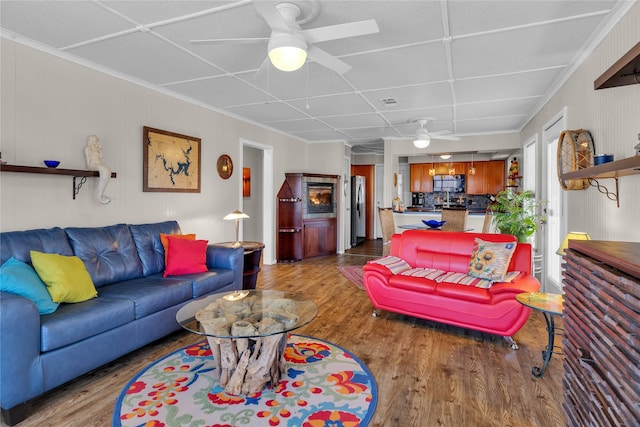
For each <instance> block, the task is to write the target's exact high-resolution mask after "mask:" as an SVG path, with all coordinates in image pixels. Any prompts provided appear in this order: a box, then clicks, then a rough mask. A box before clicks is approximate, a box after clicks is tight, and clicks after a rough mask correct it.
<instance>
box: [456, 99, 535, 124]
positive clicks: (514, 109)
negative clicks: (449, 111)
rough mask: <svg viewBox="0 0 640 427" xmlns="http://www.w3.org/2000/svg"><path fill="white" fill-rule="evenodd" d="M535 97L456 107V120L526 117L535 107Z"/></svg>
mask: <svg viewBox="0 0 640 427" xmlns="http://www.w3.org/2000/svg"><path fill="white" fill-rule="evenodd" d="M539 100H540V99H539V98H537V97H532V98H523V99H511V100H506V101H493V102H478V103H473V104H462V105H460V104H459V105H458V106H457V107H456V120H467V119H478V118H485V117H500V116H505V115H506V116H514V115H524V116H526V115H527V114H529V112H530V111H531V110H532V109H533V108H534V107H535V106H536V104H537V103H538V101H539Z"/></svg>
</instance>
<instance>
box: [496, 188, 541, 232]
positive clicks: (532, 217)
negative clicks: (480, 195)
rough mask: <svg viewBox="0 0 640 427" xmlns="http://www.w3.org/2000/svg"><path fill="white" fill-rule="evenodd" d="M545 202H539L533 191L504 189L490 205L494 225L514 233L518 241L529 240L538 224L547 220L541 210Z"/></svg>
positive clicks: (499, 229)
mask: <svg viewBox="0 0 640 427" xmlns="http://www.w3.org/2000/svg"><path fill="white" fill-rule="evenodd" d="M544 204H545V203H544V202H537V201H536V199H535V197H534V195H533V192H531V191H521V192H519V193H517V192H515V191H510V190H503V191H501V192H499V193H498V194H497V195H496V200H495V201H494V202H493V203H492V204H491V205H490V206H489V207H490V209H491V210H492V211H493V220H492V221H493V225H494V227H495V229H496V230H498V231H499V232H500V233H502V234H512V235H514V236H516V238H517V239H518V242H527V241H528V239H529V237H530V236H531V235H532V234H533V233H535V232H536V230H537V229H538V224H543V223H544V221H546V217H545V216H544V215H542V214H541V212H540V211H541V208H542V206H543V205H544Z"/></svg>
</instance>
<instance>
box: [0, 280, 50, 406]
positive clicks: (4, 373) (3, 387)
mask: <svg viewBox="0 0 640 427" xmlns="http://www.w3.org/2000/svg"><path fill="white" fill-rule="evenodd" d="M43 392H44V390H43V379H42V365H41V364H40V314H39V313H38V308H37V307H36V305H35V304H34V303H33V302H31V301H30V300H28V299H26V298H23V297H21V296H18V295H14V294H10V293H7V292H0V403H1V404H2V408H3V409H10V408H13V407H14V406H16V405H18V404H21V403H24V402H26V401H27V400H29V399H31V398H33V397H35V396H38V395H40V394H42V393H43Z"/></svg>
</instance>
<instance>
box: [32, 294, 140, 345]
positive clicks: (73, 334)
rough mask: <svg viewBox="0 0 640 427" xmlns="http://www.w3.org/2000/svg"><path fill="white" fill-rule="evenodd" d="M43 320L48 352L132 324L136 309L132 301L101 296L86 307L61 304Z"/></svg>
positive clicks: (42, 326) (41, 337)
mask: <svg viewBox="0 0 640 427" xmlns="http://www.w3.org/2000/svg"><path fill="white" fill-rule="evenodd" d="M40 319H41V320H40V325H41V335H40V341H41V342H40V346H41V351H43V352H45V351H51V350H55V349H57V348H61V347H64V346H67V345H70V344H73V343H75V342H78V341H81V340H83V339H86V338H89V337H92V336H94V335H97V334H100V333H102V332H105V331H108V330H111V329H113V328H117V327H118V326H122V325H124V324H127V323H129V322H132V321H133V320H134V307H133V302H132V301H130V300H127V299H124V298H117V297H108V296H103V295H100V296H99V297H98V298H94V299H91V300H89V301H85V302H83V303H82V304H60V307H59V308H58V310H57V311H56V312H55V313H53V314H49V315H46V316H41V318H40ZM77 356H78V357H82V355H80V354H79V355H77Z"/></svg>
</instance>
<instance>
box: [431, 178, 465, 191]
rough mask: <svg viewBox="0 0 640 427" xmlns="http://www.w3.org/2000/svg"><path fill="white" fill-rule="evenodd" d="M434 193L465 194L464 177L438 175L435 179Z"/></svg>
mask: <svg viewBox="0 0 640 427" xmlns="http://www.w3.org/2000/svg"><path fill="white" fill-rule="evenodd" d="M433 191H434V192H436V193H443V192H445V191H449V193H464V191H465V187H464V175H436V176H434V177H433Z"/></svg>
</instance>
